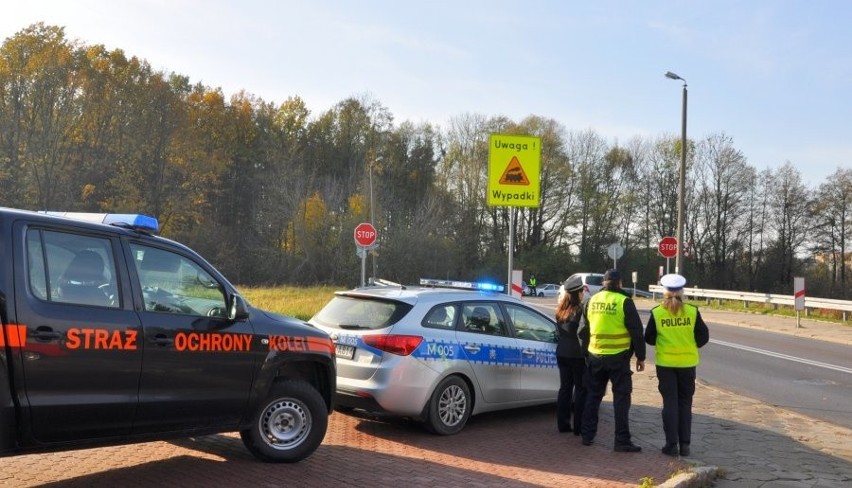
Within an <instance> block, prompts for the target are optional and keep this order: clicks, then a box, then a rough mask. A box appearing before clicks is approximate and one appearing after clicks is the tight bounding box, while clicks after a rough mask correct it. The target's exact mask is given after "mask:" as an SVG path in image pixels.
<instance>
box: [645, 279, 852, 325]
mask: <svg viewBox="0 0 852 488" xmlns="http://www.w3.org/2000/svg"><path fill="white" fill-rule="evenodd" d="M648 291H650V292H651V293H653V294H654V295H655V296H656V294H657V293H659V294H661V295H662V293H663V292H664V291H665V288H663V287H662V286H659V285H650V286H649V287H648ZM683 294H684V295H686V296H687V297H692V298H715V299H717V300H738V301H741V302H743V306H748V305H747V304H748V302H755V303H764V304H770V305H776V306H777V305H787V306H790V307H793V306H795V304H796V302H795V298H794V297H793V295H773V294H770V293H749V292H743V291H727V290H707V289H704V288H684V289H683ZM814 308H819V309H824V310H839V311H841V312H842V313H843V320H846V319H847V318H848V315H849V313H850V312H852V301H848V300H833V299H831V298H817V297H809V296H805V315H806V316H807V314H808V309H814Z"/></svg>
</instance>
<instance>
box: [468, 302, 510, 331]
mask: <svg viewBox="0 0 852 488" xmlns="http://www.w3.org/2000/svg"><path fill="white" fill-rule="evenodd" d="M461 327H462V330H464V331H466V332H476V333H478V334H489V335H497V336H504V335H506V324H505V323H504V321H503V314H502V313H501V312H500V308H499V307H498V306H497V304H496V303H466V304H464V305H463V306H462V325H461Z"/></svg>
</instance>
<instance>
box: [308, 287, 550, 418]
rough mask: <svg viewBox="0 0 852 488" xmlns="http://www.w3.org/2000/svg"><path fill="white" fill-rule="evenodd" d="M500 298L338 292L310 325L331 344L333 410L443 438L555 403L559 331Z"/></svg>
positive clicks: (422, 291) (469, 292)
mask: <svg viewBox="0 0 852 488" xmlns="http://www.w3.org/2000/svg"><path fill="white" fill-rule="evenodd" d="M501 291H502V286H499V287H498V286H495V285H490V284H487V283H472V282H460V281H450V280H432V279H421V280H420V285H419V286H402V285H397V286H393V285H391V286H368V287H362V288H357V289H354V290H351V291H342V292H337V293H336V294H335V296H334V298H332V299H331V301H330V302H329V303H328V304H326V306H325V307H323V309H322V310H320V311H319V312H318V313H317V314H316V315H315V316H314V317H312V318H311V319H310V320H309V322H310V323H311V324H313V325H315V326H317V327H318V328H320V329H323V330H325V331H327V332H328V333H329V334H330V335H331V338H332V340H333V341H334V342H335V346H336V352H337V396H336V404H337V405H338V406H339V407H340V408H341V409H362V410H366V411H368V412H374V413H386V414H392V415H396V416H402V417H410V418H413V419H416V420H419V421H422V422H423V423H424V425H425V426H426V427H427V428H428V429H429V430H430V431H432V432H434V433H436V434H442V435H448V434H455V433H457V432H459V431H460V430H461V429H462V428H463V427H464V425H465V423H466V422H467V420H468V419H469V418H470V416H471V415H475V414H478V413H482V412H489V411H493V410H501V409H507V408H515V407H522V406H529V405H539V404H546V403H553V402H555V401H556V394H557V390H558V388H559V372H558V368H557V365H556V341H557V328H556V323H555V322H554V321H553V319H551V318H550V317H548V316H546V315H544V314H543V313H541V312H539V311H538V310H536V309H534V308H532V307H530V306H528V305H526V304H525V303H523V302H521V301H520V300H518V299H516V298H514V297H511V296H508V295H506V294H504V293H501Z"/></svg>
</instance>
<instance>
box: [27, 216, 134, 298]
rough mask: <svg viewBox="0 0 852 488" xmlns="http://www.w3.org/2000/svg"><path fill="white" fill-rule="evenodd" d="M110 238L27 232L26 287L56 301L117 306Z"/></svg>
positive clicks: (51, 232) (34, 230) (41, 296)
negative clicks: (27, 284)
mask: <svg viewBox="0 0 852 488" xmlns="http://www.w3.org/2000/svg"><path fill="white" fill-rule="evenodd" d="M111 249H112V248H111V245H110V241H109V240H108V239H102V238H98V237H90V236H83V235H77V234H72V233H66V232H54V231H47V230H38V229H30V230H28V231H27V263H28V274H29V283H30V290H31V292H32V293H33V295H35V296H36V297H38V298H40V299H42V300H46V301H50V302H60V303H73V304H77V305H93V306H99V307H112V308H115V307H118V306H119V303H118V300H117V290H118V288H117V285H116V277H115V263H114V262H113V260H112V258H111V256H112V250H111Z"/></svg>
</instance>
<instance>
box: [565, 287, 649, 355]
mask: <svg viewBox="0 0 852 488" xmlns="http://www.w3.org/2000/svg"><path fill="white" fill-rule="evenodd" d="M606 291H609V292H611V293H619V294H621V295H624V299H623V301H621V300H619V301H621V305H620V306H621V310H620V311H619V316H620V315H621V314H623V316H624V327H625V328H626V329H627V333H628V334H629V335H630V346H629V349H628V350H629V351H630V352H631V353H632V354H634V355H636V359H638V360H639V361H644V360H645V340H644V338H643V337H642V318H641V317H639V312H638V311H637V310H636V304H635V303H634V302H633V299H632V298H630V295H629V294H628V293H627V292H626V291H624V290H622V289H621V288H614V289H607V288H602V289H601V290H600V291H599V292H598V293H603V292H606ZM595 295H597V293H595V294H594V295H591V296H589V297H586V299H585V300H584V301H583V306H582V308H583V319H582V320H581V321H580V327H579V328H578V329H577V336H578V337H579V339H580V347H581V348H582V349H583V353H584V354H586V355H588V353H589V343H590V337H591V324H590V323H589V312H588V310H589V303H590V302H591V301H592V298H593V297H594V296H595Z"/></svg>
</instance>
